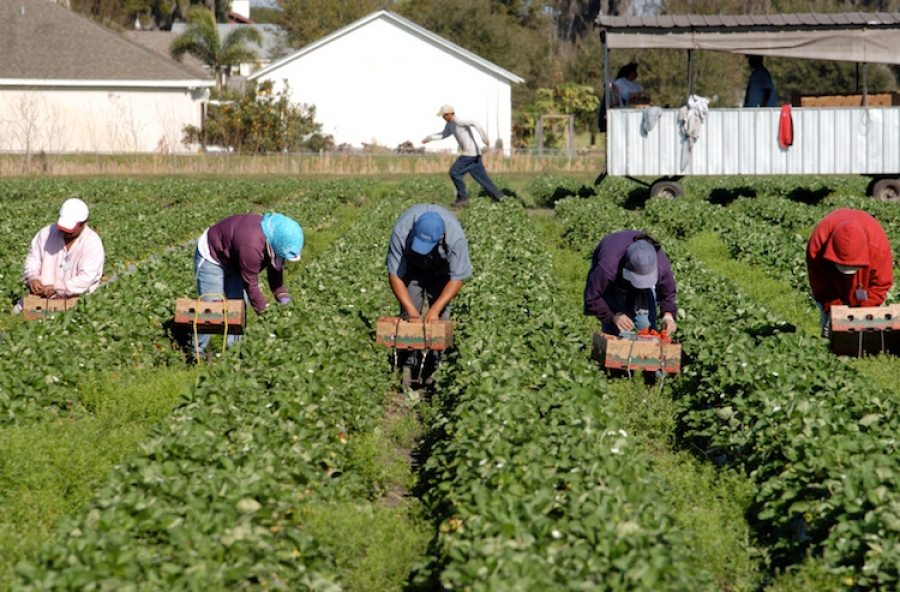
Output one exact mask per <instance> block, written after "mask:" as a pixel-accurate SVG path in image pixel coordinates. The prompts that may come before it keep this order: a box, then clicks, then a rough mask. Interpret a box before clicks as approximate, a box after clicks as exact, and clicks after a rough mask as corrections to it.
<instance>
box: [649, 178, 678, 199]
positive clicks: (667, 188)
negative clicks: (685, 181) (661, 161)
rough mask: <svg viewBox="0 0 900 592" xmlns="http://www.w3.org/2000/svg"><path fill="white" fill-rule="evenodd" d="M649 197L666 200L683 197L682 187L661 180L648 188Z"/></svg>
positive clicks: (674, 182) (675, 182)
mask: <svg viewBox="0 0 900 592" xmlns="http://www.w3.org/2000/svg"><path fill="white" fill-rule="evenodd" d="M650 197H664V198H666V199H676V198H679V197H684V187H682V186H681V183H678V182H677V181H668V180H665V179H661V180H659V181H656V182H654V183H653V185H651V186H650Z"/></svg>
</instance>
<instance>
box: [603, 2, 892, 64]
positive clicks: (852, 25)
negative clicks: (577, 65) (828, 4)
mask: <svg viewBox="0 0 900 592" xmlns="http://www.w3.org/2000/svg"><path fill="white" fill-rule="evenodd" d="M596 23H597V24H598V25H600V27H601V28H602V29H601V33H600V34H601V37H602V38H603V40H604V42H605V43H606V46H607V47H608V48H610V49H700V50H709V51H722V52H727V53H738V54H758V55H764V56H778V57H787V58H797V59H806V60H834V61H846V62H859V63H883V64H900V43H898V41H897V39H898V34H900V13H897V12H873V13H865V12H845V13H835V14H818V13H807V14H768V15H696V14H684V15H663V16H605V15H602V14H601V15H600V16H598V17H597V19H596Z"/></svg>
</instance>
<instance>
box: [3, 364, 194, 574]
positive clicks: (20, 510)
mask: <svg viewBox="0 0 900 592" xmlns="http://www.w3.org/2000/svg"><path fill="white" fill-rule="evenodd" d="M194 375H195V371H194V370H191V369H185V370H173V369H171V368H163V369H158V370H157V369H149V370H139V371H137V372H131V371H129V373H128V375H127V376H126V375H124V374H123V375H119V374H118V373H114V372H110V373H108V374H100V375H97V376H96V377H95V378H94V379H93V380H92V381H91V382H90V383H88V384H86V385H84V386H83V387H82V388H80V389H79V393H80V394H79V398H80V399H81V401H82V403H83V404H84V405H85V407H86V408H87V409H88V410H90V412H91V414H90V415H89V416H83V417H80V418H77V419H60V420H58V421H54V422H39V423H38V422H34V423H25V424H22V425H8V426H3V427H2V428H0V450H2V451H3V454H2V455H0V492H2V497H0V502H2V505H0V508H2V511H0V590H6V589H8V588H9V587H10V584H11V582H12V578H13V572H12V570H13V567H14V566H15V564H16V563H17V562H19V561H21V560H23V559H26V558H32V559H33V558H36V556H37V553H38V552H39V551H40V548H41V546H42V545H43V544H44V543H47V542H50V541H51V540H52V539H53V537H54V536H55V534H54V524H55V523H56V520H57V519H58V518H59V517H60V516H62V515H64V514H67V513H70V512H75V511H77V510H78V509H79V508H81V507H82V506H83V505H84V504H86V503H87V502H89V501H90V499H91V497H92V495H93V492H94V490H95V489H96V488H97V487H98V486H99V485H101V484H103V483H104V482H105V481H106V479H107V476H108V474H109V471H110V469H111V468H112V467H113V466H114V465H115V464H117V463H119V462H121V461H122V460H124V459H125V458H127V457H128V456H129V455H130V454H131V453H132V451H134V450H135V449H136V447H137V445H138V444H139V443H140V442H142V441H143V440H145V439H146V437H147V435H148V433H149V432H150V430H151V429H152V428H153V427H154V426H156V425H157V424H158V423H159V422H161V421H162V420H163V419H164V418H165V417H166V416H167V415H168V414H169V412H170V411H171V410H172V407H173V406H174V405H175V403H176V401H177V400H178V398H179V396H180V395H181V394H182V393H184V391H185V390H186V389H187V388H188V387H189V386H190V384H191V383H192V382H193V381H194Z"/></svg>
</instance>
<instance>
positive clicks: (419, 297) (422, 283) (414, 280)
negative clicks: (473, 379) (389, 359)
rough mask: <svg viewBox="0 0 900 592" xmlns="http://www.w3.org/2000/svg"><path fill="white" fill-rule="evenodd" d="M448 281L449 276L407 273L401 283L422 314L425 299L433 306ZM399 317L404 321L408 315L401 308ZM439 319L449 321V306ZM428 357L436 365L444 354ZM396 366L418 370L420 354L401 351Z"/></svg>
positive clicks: (431, 352)
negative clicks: (404, 285)
mask: <svg viewBox="0 0 900 592" xmlns="http://www.w3.org/2000/svg"><path fill="white" fill-rule="evenodd" d="M449 281H450V276H449V275H443V274H441V275H435V274H428V273H415V272H413V273H409V274H407V275H406V276H405V277H404V278H403V283H404V284H406V290H407V292H409V297H410V299H411V300H412V302H413V305H414V306H415V307H416V310H418V311H419V312H420V313H421V312H422V306H423V304H424V303H425V298H428V305H429V306H430V305H432V304H434V301H435V300H437V298H438V296H440V295H441V292H443V291H444V287H445V286H446V285H447V282H449ZM400 317H401V318H402V319H404V320H408V319H409V315H408V314H407V313H406V311H405V310H403V308H402V307H401V310H400ZM440 319H441V320H442V321H446V320H449V319H450V305H449V304H448V305H447V306H446V308H444V310H442V311H441V316H440ZM429 356H433V357H432V361H433V362H434V363H435V365H436V364H438V363H440V361H441V360H442V359H443V356H444V352H443V351H430V352H429ZM397 357H398V360H397V365H398V366H399V367H401V368H402V367H404V366H410V367H412V368H418V367H419V366H420V365H421V363H422V352H420V351H416V350H401V351H398V352H397Z"/></svg>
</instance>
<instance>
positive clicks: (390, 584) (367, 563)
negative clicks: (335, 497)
mask: <svg viewBox="0 0 900 592" xmlns="http://www.w3.org/2000/svg"><path fill="white" fill-rule="evenodd" d="M416 512H417V510H416V509H415V508H413V509H412V511H410V509H409V508H404V507H398V508H385V507H379V506H377V505H363V504H349V503H347V504H339V505H335V506H319V507H317V508H314V509H313V510H312V511H310V513H309V514H308V515H307V516H306V517H305V520H304V528H306V529H308V531H309V532H310V533H311V534H312V536H313V537H314V538H315V539H316V542H317V544H318V546H319V547H320V548H322V549H328V550H330V551H331V553H332V554H333V556H334V557H336V562H337V571H338V574H337V578H336V580H337V581H339V582H341V583H342V585H343V586H342V588H341V589H343V590H347V591H348V592H381V591H389V590H402V589H403V585H404V582H406V578H407V576H408V575H409V573H410V572H411V571H412V569H413V565H414V563H415V561H416V560H417V559H418V558H419V557H421V555H422V554H424V552H425V549H426V547H427V546H428V543H429V541H430V540H431V537H432V534H431V532H429V531H428V530H427V529H426V528H424V527H423V524H424V523H425V522H424V520H422V519H421V518H420V517H419V516H417V514H416Z"/></svg>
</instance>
